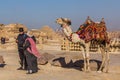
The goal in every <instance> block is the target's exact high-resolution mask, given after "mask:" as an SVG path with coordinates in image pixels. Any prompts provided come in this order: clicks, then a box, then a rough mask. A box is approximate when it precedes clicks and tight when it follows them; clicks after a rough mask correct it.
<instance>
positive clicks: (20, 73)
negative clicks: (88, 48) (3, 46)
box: [0, 50, 120, 80]
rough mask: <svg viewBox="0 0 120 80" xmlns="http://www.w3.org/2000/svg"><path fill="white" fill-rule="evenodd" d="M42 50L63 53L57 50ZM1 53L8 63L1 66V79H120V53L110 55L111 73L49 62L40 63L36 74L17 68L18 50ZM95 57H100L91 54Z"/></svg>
mask: <svg viewBox="0 0 120 80" xmlns="http://www.w3.org/2000/svg"><path fill="white" fill-rule="evenodd" d="M40 52H41V53H44V52H48V53H54V54H57V53H63V52H57V51H40ZM75 53H78V52H75ZM0 55H2V56H3V57H4V60H5V64H6V65H5V66H4V67H3V68H0V80H120V54H114V55H111V56H110V59H111V61H110V70H109V73H98V72H96V71H91V72H82V71H80V70H79V69H76V68H62V67H55V66H51V65H50V64H49V63H48V64H46V65H39V66H38V67H39V68H40V70H39V71H38V73H35V74H26V71H25V70H17V68H18V67H19V62H18V61H19V58H18V52H17V50H1V51H0ZM93 57H95V58H96V59H97V58H100V56H99V55H96V54H93V55H92V56H91V58H93Z"/></svg>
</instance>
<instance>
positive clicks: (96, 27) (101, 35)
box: [76, 22, 108, 42]
mask: <svg viewBox="0 0 120 80" xmlns="http://www.w3.org/2000/svg"><path fill="white" fill-rule="evenodd" d="M106 31H107V28H106V26H105V23H94V22H92V23H91V24H89V25H87V26H84V25H81V26H80V28H79V29H78V31H77V32H76V33H77V34H78V35H79V37H80V38H82V39H84V40H85V42H89V41H91V40H92V39H96V40H106V41H108V37H107V32H106Z"/></svg>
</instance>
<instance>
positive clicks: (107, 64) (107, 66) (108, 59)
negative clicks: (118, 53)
mask: <svg viewBox="0 0 120 80" xmlns="http://www.w3.org/2000/svg"><path fill="white" fill-rule="evenodd" d="M109 47H110V46H109V45H108V46H107V47H106V65H105V66H106V67H105V68H106V71H105V72H106V73H108V71H109V63H110V55H109Z"/></svg>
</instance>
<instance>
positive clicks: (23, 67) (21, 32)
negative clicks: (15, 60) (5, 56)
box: [16, 28, 27, 70]
mask: <svg viewBox="0 0 120 80" xmlns="http://www.w3.org/2000/svg"><path fill="white" fill-rule="evenodd" d="M26 37H27V35H26V34H25V33H24V29H23V28H19V35H18V36H17V39H16V43H17V46H18V53H19V58H20V67H19V68H18V69H17V70H27V62H26V57H25V54H24V50H23V44H24V42H25V39H26Z"/></svg>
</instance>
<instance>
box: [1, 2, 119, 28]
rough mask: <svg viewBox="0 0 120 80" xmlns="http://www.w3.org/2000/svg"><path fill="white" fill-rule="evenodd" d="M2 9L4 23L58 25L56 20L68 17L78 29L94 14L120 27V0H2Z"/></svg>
mask: <svg viewBox="0 0 120 80" xmlns="http://www.w3.org/2000/svg"><path fill="white" fill-rule="evenodd" d="M0 10H1V11H0V23H3V24H10V23H21V24H24V25H26V26H27V27H28V28H30V29H31V28H36V29H39V28H41V27H42V26H45V25H48V26H50V27H52V28H53V29H57V28H59V25H57V24H56V23H55V20H56V19H57V18H59V17H66V18H69V19H71V21H72V28H73V30H77V29H78V27H79V26H80V25H81V24H82V23H84V21H85V20H86V18H87V16H90V17H91V19H92V20H93V21H100V20H101V18H102V17H104V18H105V21H106V24H107V27H108V29H109V30H113V29H115V30H120V27H119V25H120V0H0Z"/></svg>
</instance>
